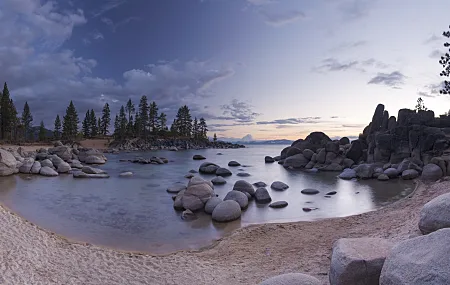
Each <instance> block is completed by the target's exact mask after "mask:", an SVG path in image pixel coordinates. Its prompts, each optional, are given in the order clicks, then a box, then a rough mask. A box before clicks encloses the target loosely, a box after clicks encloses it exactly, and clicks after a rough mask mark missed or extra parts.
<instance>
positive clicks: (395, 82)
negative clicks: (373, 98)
mask: <svg viewBox="0 0 450 285" xmlns="http://www.w3.org/2000/svg"><path fill="white" fill-rule="evenodd" d="M405 78H406V76H405V75H403V74H402V73H401V72H400V71H393V72H391V73H382V72H379V73H378V74H377V75H376V76H375V77H373V78H372V79H370V80H369V82H367V84H378V85H386V86H389V87H392V88H399V86H400V85H403V84H404V81H405Z"/></svg>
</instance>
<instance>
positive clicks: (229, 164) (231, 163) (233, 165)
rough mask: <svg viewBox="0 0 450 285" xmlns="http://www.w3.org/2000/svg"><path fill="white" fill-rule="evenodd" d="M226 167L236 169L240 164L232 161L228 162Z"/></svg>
mask: <svg viewBox="0 0 450 285" xmlns="http://www.w3.org/2000/svg"><path fill="white" fill-rule="evenodd" d="M228 166H232V167H236V166H241V164H240V163H239V162H237V161H235V160H232V161H230V162H228Z"/></svg>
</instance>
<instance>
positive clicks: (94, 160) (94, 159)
mask: <svg viewBox="0 0 450 285" xmlns="http://www.w3.org/2000/svg"><path fill="white" fill-rule="evenodd" d="M84 163H86V164H105V163H106V160H104V159H103V158H102V157H100V156H96V155H90V156H88V157H86V158H85V160H84Z"/></svg>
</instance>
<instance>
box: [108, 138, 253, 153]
mask: <svg viewBox="0 0 450 285" xmlns="http://www.w3.org/2000/svg"><path fill="white" fill-rule="evenodd" d="M109 147H110V148H115V149H117V150H130V151H139V150H183V149H206V148H220V149H227V148H244V147H245V146H244V145H240V144H234V143H229V142H222V141H217V142H211V141H209V140H195V139H173V138H148V139H140V138H134V139H125V140H114V141H113V142H112V143H111V144H110V146H109Z"/></svg>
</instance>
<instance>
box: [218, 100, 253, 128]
mask: <svg viewBox="0 0 450 285" xmlns="http://www.w3.org/2000/svg"><path fill="white" fill-rule="evenodd" d="M220 108H221V109H222V110H223V114H224V115H225V116H224V117H218V119H222V120H234V121H236V122H238V123H249V122H253V121H254V120H255V119H256V117H257V116H259V115H260V114H259V113H256V112H254V111H253V106H252V105H250V104H248V103H246V102H242V101H239V100H237V99H233V100H232V101H231V103H230V104H227V105H222V106H221V107H220Z"/></svg>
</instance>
